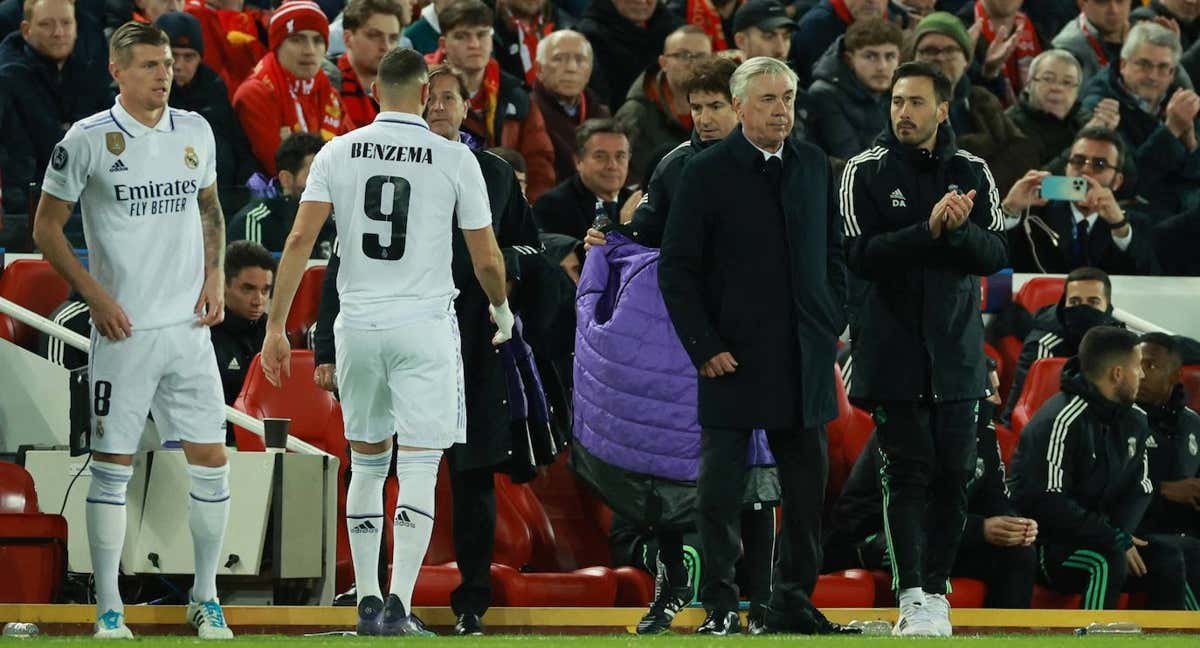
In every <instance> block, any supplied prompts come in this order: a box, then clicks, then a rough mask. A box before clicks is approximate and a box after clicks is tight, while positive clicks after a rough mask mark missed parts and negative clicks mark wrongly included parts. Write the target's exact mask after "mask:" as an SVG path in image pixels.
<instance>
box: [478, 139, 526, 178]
mask: <svg viewBox="0 0 1200 648" xmlns="http://www.w3.org/2000/svg"><path fill="white" fill-rule="evenodd" d="M488 153H491V154H493V155H495V156H496V157H498V158H500V159H501V160H504V161H505V162H508V166H510V167H512V168H513V171H519V172H521V173H528V171H526V169H527V168H528V167H527V166H526V164H525V156H524V155H521V154H520V153H519V152H518V151H514V150H512V149H510V148H505V147H503V146H494V147H492V148H490V149H488Z"/></svg>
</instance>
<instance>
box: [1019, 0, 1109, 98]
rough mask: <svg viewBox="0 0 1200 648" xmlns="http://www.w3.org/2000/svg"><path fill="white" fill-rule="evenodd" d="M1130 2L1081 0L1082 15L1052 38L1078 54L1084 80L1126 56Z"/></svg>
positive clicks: (1076, 55)
mask: <svg viewBox="0 0 1200 648" xmlns="http://www.w3.org/2000/svg"><path fill="white" fill-rule="evenodd" d="M1033 4H1037V3H1033ZM1129 4H1130V0H1079V15H1078V16H1076V17H1075V19H1074V20H1072V21H1071V22H1069V23H1067V24H1066V25H1064V26H1063V28H1062V31H1060V32H1058V35H1057V36H1055V37H1054V40H1053V41H1051V44H1052V45H1053V46H1054V47H1056V48H1058V49H1065V50H1067V51H1068V52H1070V53H1072V54H1074V55H1075V58H1076V60H1078V61H1079V62H1080V63H1081V64H1082V65H1083V80H1084V82H1086V81H1087V80H1088V79H1090V78H1091V77H1092V76H1093V75H1095V74H1096V73H1097V72H1099V71H1100V70H1103V69H1104V68H1105V67H1106V66H1107V65H1108V64H1109V63H1112V62H1113V61H1117V60H1119V59H1122V58H1124V57H1123V56H1121V43H1124V42H1125V35H1126V34H1128V33H1129Z"/></svg>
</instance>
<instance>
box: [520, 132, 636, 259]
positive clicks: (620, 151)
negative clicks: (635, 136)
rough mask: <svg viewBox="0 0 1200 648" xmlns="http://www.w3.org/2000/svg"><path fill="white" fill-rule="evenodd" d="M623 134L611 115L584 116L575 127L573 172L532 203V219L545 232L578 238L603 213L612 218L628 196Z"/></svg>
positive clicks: (625, 137) (626, 143) (615, 219)
mask: <svg viewBox="0 0 1200 648" xmlns="http://www.w3.org/2000/svg"><path fill="white" fill-rule="evenodd" d="M629 160H630V150H629V137H628V135H627V134H626V131H625V129H624V128H623V127H621V126H620V124H618V123H617V122H616V121H615V120H613V119H611V118H608V119H589V120H587V121H585V122H583V124H581V125H580V126H579V128H578V129H576V131H575V175H573V176H571V177H570V178H566V179H564V180H563V181H562V182H560V183H559V184H558V186H556V187H554V188H553V189H551V190H550V191H547V192H546V193H544V194H542V196H541V197H540V198H538V199H537V202H535V203H534V204H533V220H534V222H536V223H537V225H538V229H540V230H541V231H542V232H544V233H546V234H565V235H567V236H570V237H571V238H576V239H582V238H583V237H584V234H585V233H586V232H587V229H588V226H589V225H592V224H593V223H594V222H595V220H596V217H597V216H599V215H600V214H604V216H605V217H607V218H608V219H609V220H611V221H612V222H613V223H616V222H618V221H619V220H620V212H621V207H622V206H623V205H625V203H626V201H628V200H629V196H630V191H629V190H628V189H626V188H625V181H626V178H627V177H628V175H629Z"/></svg>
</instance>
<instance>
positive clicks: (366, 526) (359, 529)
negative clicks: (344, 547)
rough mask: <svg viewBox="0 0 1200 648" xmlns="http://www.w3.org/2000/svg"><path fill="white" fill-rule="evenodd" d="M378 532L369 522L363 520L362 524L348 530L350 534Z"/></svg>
mask: <svg viewBox="0 0 1200 648" xmlns="http://www.w3.org/2000/svg"><path fill="white" fill-rule="evenodd" d="M375 531H378V529H376V528H375V525H374V524H371V521H370V520H363V522H362V524H359V525H358V526H356V527H354V528H352V529H350V533H372V532H375Z"/></svg>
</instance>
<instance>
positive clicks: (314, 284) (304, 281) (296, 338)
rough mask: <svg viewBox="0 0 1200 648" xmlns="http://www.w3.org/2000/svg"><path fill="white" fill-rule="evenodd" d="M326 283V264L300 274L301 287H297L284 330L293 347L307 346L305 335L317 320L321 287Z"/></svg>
mask: <svg viewBox="0 0 1200 648" xmlns="http://www.w3.org/2000/svg"><path fill="white" fill-rule="evenodd" d="M324 283H325V266H323V265H318V266H313V267H311V268H309V269H307V270H305V271H304V274H303V275H301V276H300V287H299V288H297V289H296V298H295V299H293V300H292V310H290V311H288V316H287V321H286V322H285V323H284V330H286V331H287V336H288V340H290V341H291V343H292V347H293V348H306V347H307V346H308V345H307V344H306V342H307V339H306V338H307V336H305V335H304V333H305V331H307V330H308V328H309V327H310V326H312V325H313V324H314V323H316V321H317V311H318V310H319V309H320V307H321V287H322V285H324Z"/></svg>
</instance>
